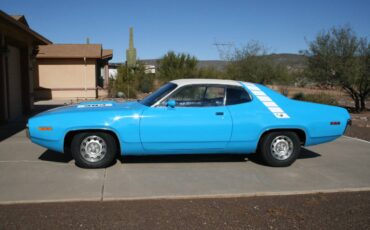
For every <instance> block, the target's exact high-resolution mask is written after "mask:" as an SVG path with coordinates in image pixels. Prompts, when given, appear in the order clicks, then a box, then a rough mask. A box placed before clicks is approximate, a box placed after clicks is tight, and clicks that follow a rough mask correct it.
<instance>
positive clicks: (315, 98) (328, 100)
mask: <svg viewBox="0 0 370 230" xmlns="http://www.w3.org/2000/svg"><path fill="white" fill-rule="evenodd" d="M293 99H295V100H300V101H309V102H314V103H320V104H327V105H338V102H337V100H336V99H335V98H334V97H332V96H330V95H328V94H325V93H320V94H304V93H302V92H300V93H296V94H294V95H293Z"/></svg>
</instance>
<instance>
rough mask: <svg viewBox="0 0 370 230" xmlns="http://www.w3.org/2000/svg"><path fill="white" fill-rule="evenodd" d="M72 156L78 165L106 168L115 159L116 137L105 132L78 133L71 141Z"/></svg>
mask: <svg viewBox="0 0 370 230" xmlns="http://www.w3.org/2000/svg"><path fill="white" fill-rule="evenodd" d="M71 151H72V156H73V158H74V159H75V161H76V165H78V166H80V167H83V168H104V167H107V166H110V165H111V164H112V163H113V161H114V160H115V156H116V152H117V145H116V142H115V139H114V138H113V137H112V136H111V135H110V134H107V133H104V132H84V133H78V134H76V135H75V136H74V137H73V139H72V143H71Z"/></svg>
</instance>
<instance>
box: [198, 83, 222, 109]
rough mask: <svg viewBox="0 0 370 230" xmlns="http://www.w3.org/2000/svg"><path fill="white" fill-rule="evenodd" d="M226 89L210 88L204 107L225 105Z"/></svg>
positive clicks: (207, 91)
mask: <svg viewBox="0 0 370 230" xmlns="http://www.w3.org/2000/svg"><path fill="white" fill-rule="evenodd" d="M224 97H225V87H222V86H208V87H207V89H206V93H205V95H204V100H203V106H222V105H224Z"/></svg>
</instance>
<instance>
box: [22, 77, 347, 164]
mask: <svg viewBox="0 0 370 230" xmlns="http://www.w3.org/2000/svg"><path fill="white" fill-rule="evenodd" d="M349 122H350V116H349V114H348V112H347V110H345V109H343V108H340V107H335V106H329V105H321V104H315V103H309V102H301V101H296V100H292V99H289V98H287V97H285V96H283V95H281V94H279V93H277V92H275V91H273V90H271V89H269V88H267V87H265V86H263V85H260V84H254V83H248V82H240V81H233V80H212V79H181V80H174V81H171V82H169V83H167V84H165V85H163V86H162V87H160V88H159V89H158V90H157V91H155V92H153V93H152V94H150V95H149V96H147V97H146V98H144V99H143V100H140V101H136V102H126V103H118V102H115V101H98V102H82V103H80V104H76V105H70V106H64V107H59V108H56V109H52V110H49V111H46V112H43V113H40V114H38V115H36V116H34V117H32V118H30V119H29V121H28V135H29V137H30V139H31V141H32V142H33V143H36V144H38V145H41V146H43V147H46V148H48V149H51V150H54V151H57V152H67V151H68V152H69V151H70V152H71V153H72V156H73V157H74V159H75V161H76V164H77V165H79V166H81V167H86V168H100V167H106V166H109V165H110V164H111V163H112V162H113V161H114V160H115V158H116V156H117V154H122V155H150V154H210V153H234V154H235V153H240V154H249V153H255V152H257V153H258V154H260V155H261V156H262V158H263V159H264V161H265V162H266V163H267V164H268V165H271V166H288V165H290V164H292V163H293V162H294V161H295V160H296V158H297V157H298V156H299V153H300V148H301V146H310V145H316V144H320V143H324V142H329V141H333V140H335V139H336V138H338V137H340V136H341V135H343V133H344V132H345V129H346V127H347V125H348V124H349Z"/></svg>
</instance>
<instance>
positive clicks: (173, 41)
mask: <svg viewBox="0 0 370 230" xmlns="http://www.w3.org/2000/svg"><path fill="white" fill-rule="evenodd" d="M0 9H1V10H3V11H5V12H6V13H8V14H11V15H19V14H21V15H25V16H26V19H27V21H28V23H29V25H30V26H31V28H32V29H33V30H35V31H37V32H38V33H40V34H42V35H43V36H44V37H46V38H48V39H49V40H51V41H52V42H53V43H85V42H86V38H87V37H89V39H90V43H101V44H103V47H104V48H106V49H113V52H114V55H113V62H121V61H124V60H125V59H126V57H125V56H126V55H125V50H126V48H127V47H128V40H129V27H131V26H132V27H134V41H135V48H136V49H137V55H138V58H140V59H154V58H160V57H161V56H163V55H164V54H165V53H166V52H168V51H169V50H172V51H175V52H186V53H189V54H191V55H195V56H196V57H197V58H198V59H199V60H217V59H220V52H219V50H218V49H217V47H216V46H215V43H219V44H232V46H231V47H242V46H243V45H246V44H247V43H248V42H249V41H258V42H260V43H261V44H263V45H264V46H265V47H267V49H268V51H269V52H273V53H298V52H299V51H300V50H304V49H306V48H307V44H308V42H309V41H312V40H313V39H314V38H315V36H316V35H317V34H318V33H319V32H320V31H323V30H326V29H329V28H331V27H333V26H342V25H350V26H351V27H352V28H353V29H354V31H355V32H356V34H357V35H358V36H361V37H367V38H369V39H370V0H270V1H268V0H259V1H258V0H255V1H249V0H244V1H241V0H222V1H221V0H183V1H174V0H172V1H171V0H152V1H150V0H146V1H144V0H131V1H127V0H121V1H118V0H117V1H109V0H105V1H102V0H99V1H97V0H61V1H51V0H47V1H46V0H45V1H44V0H33V1H30V0H0ZM222 47H223V49H224V50H225V49H226V48H227V47H230V46H219V48H222Z"/></svg>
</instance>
